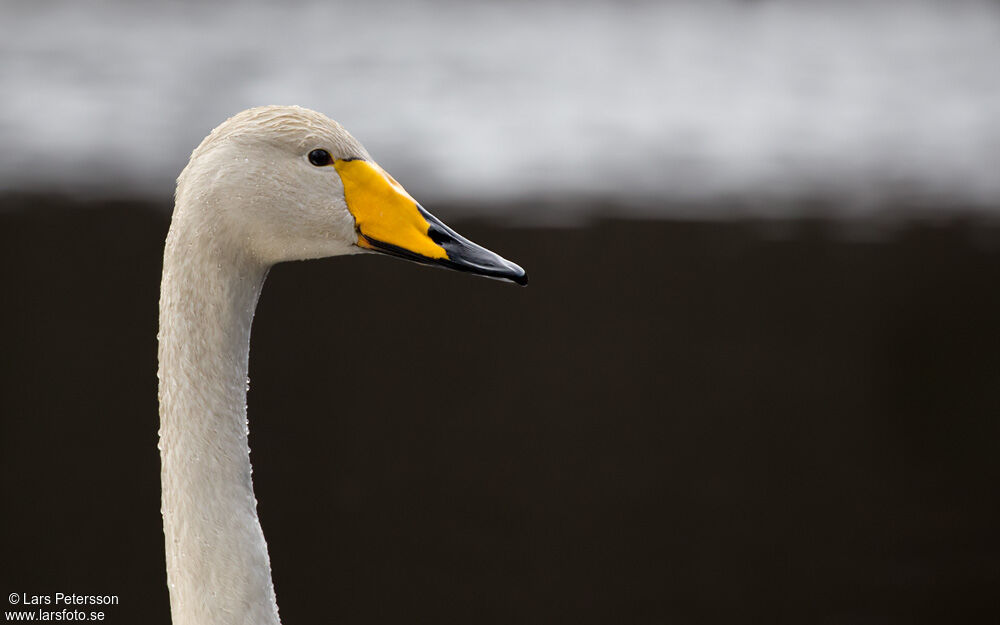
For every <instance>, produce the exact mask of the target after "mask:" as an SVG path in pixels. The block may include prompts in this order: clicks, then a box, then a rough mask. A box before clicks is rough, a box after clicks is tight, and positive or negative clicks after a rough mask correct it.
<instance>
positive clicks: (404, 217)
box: [333, 159, 448, 259]
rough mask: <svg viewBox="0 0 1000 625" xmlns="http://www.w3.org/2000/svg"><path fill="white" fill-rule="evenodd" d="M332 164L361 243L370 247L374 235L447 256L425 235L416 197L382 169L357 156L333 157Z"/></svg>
mask: <svg viewBox="0 0 1000 625" xmlns="http://www.w3.org/2000/svg"><path fill="white" fill-rule="evenodd" d="M333 166H334V167H335V168H336V169H337V173H339V174H340V179H341V181H343V183H344V199H345V200H346V201H347V209H348V210H349V211H351V214H352V215H354V221H355V223H356V224H357V228H358V245H359V246H360V247H364V248H368V249H372V245H371V243H369V241H368V239H374V240H376V241H380V242H382V243H388V244H389V245H393V246H395V247H398V248H402V249H404V250H407V251H409V252H412V253H414V254H419V255H420V256H423V257H425V258H432V259H433V258H448V254H447V252H445V250H444V248H443V247H441V246H440V245H438V244H437V243H435V242H434V241H432V240H431V238H430V236H428V231H429V230H430V224H429V223H428V222H427V220H426V219H424V216H423V215H421V214H420V211H419V210H418V209H417V201H416V200H414V199H413V198H412V197H410V194H409V193H407V192H406V190H405V189H403V187H401V186H400V185H399V183H398V182H396V181H395V180H393V178H392V176H390V175H389V174H387V173H386V172H385V170H383V169H382V168H381V167H379V166H378V165H376V164H375V163H369V162H368V161H363V160H360V159H358V160H350V161H347V160H338V161H334V163H333Z"/></svg>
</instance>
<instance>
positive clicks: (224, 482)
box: [158, 206, 279, 625]
mask: <svg viewBox="0 0 1000 625" xmlns="http://www.w3.org/2000/svg"><path fill="white" fill-rule="evenodd" d="M181 209H182V207H181V206H178V207H177V209H175V214H174V219H173V222H172V224H171V230H170V233H169V235H168V237H167V244H166V248H165V251H164V263H163V279H162V283H161V291H160V332H159V337H158V338H159V374H158V375H159V379H160V391H159V400H160V457H161V486H162V513H163V529H164V538H165V543H166V558H167V582H168V585H169V588H170V606H171V614H172V619H173V623H174V625H195V624H198V625H228V624H234V625H235V624H237V623H239V624H244V623H253V624H255V625H256V624H261V625H276V624H278V623H279V619H278V611H277V605H276V602H275V598H274V589H273V584H272V581H271V570H270V562H269V559H268V554H267V545H266V543H265V541H264V535H263V532H262V531H261V527H260V522H259V520H258V517H257V501H256V499H255V498H254V494H253V484H252V480H251V467H250V450H249V447H248V444H247V435H248V428H247V419H246V393H247V366H248V360H249V349H250V328H251V324H252V321H253V314H254V310H255V308H256V305H257V299H258V297H259V295H260V290H261V287H262V286H263V282H264V278H265V276H266V274H267V267H266V266H264V265H263V264H261V263H258V262H255V261H254V260H253V259H252V258H249V257H246V256H245V255H241V253H240V252H238V251H234V252H230V251H229V250H239V249H240V246H238V245H232V246H228V247H227V246H226V245H225V244H224V243H225V237H224V236H220V235H219V233H218V232H214V231H213V229H212V228H211V227H206V225H205V224H202V223H191V220H190V219H188V214H187V213H185V212H184V211H183V210H181Z"/></svg>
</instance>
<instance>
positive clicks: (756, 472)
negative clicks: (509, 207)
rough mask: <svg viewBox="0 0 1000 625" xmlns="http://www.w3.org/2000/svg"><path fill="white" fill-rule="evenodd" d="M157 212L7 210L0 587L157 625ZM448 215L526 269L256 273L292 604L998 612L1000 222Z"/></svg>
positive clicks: (267, 439)
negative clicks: (575, 222)
mask: <svg viewBox="0 0 1000 625" xmlns="http://www.w3.org/2000/svg"><path fill="white" fill-rule="evenodd" d="M168 210H169V207H168V206H166V205H153V204H148V203H142V202H126V201H120V202H91V203H74V202H67V201H64V200H60V199H58V198H39V197H28V196H7V197H4V198H2V200H0V260H2V265H0V266H2V268H3V269H2V277H3V280H2V289H3V294H4V295H3V304H2V306H0V327H2V328H3V332H2V360H0V366H2V370H0V402H2V403H0V406H2V411H3V415H2V419H0V428H2V430H0V433H2V437H0V479H2V484H0V486H2V493H3V502H4V503H3V513H2V514H0V530H2V535H3V545H2V547H3V553H2V557H0V591H2V592H3V593H10V592H25V593H39V594H45V593H54V592H57V591H58V592H76V593H110V594H117V595H119V596H120V597H121V601H122V604H121V605H120V606H118V607H114V608H109V609H108V610H107V612H108V615H109V616H108V622H109V623H151V624H156V623H166V622H168V611H169V608H168V600H167V591H166V585H165V574H164V570H163V569H164V566H163V551H162V549H163V548H162V531H161V529H160V525H159V523H160V519H159V475H158V452H157V450H156V429H157V414H156V413H157V408H156V375H155V372H156V339H155V337H156V315H157V296H158V281H159V272H160V262H161V251H162V240H163V237H164V235H165V233H166V228H167V225H168ZM440 212H441V213H443V214H442V216H443V217H448V216H449V213H448V211H440ZM598 212H599V211H598ZM451 214H452V215H453V214H454V213H451ZM452 221H454V220H452ZM452 225H454V226H456V228H457V229H458V230H460V231H461V232H463V234H466V235H468V236H469V237H470V238H472V239H474V240H476V241H478V242H480V243H482V244H484V245H486V246H487V247H490V248H492V249H494V250H496V251H498V252H500V253H502V254H503V255H504V256H507V257H509V258H511V259H513V260H516V261H517V262H519V263H521V264H522V265H524V266H525V267H526V268H527V269H528V271H529V274H530V276H531V284H530V285H529V287H528V288H526V289H519V288H516V287H514V286H510V285H505V284H501V283H498V282H494V281H488V280H482V279H476V278H473V277H470V276H467V275H461V274H456V273H450V272H445V271H438V270H429V269H426V268H422V267H418V266H414V265H409V264H405V263H402V262H399V261H395V260H391V259H386V258H372V257H352V258H341V259H330V260H324V261H315V262H310V263H293V264H286V265H281V266H278V267H276V268H275V269H274V270H273V271H272V272H271V275H270V277H269V278H268V283H267V286H266V288H265V291H264V295H263V298H262V301H261V303H260V307H259V310H258V315H257V318H256V321H255V326H254V338H253V347H252V352H251V380H252V386H251V392H250V397H249V404H250V426H251V447H252V450H253V454H252V457H253V462H254V469H255V471H254V479H255V484H256V488H257V495H258V499H259V501H260V504H259V510H260V516H261V520H262V523H263V526H264V530H265V533H266V535H267V538H268V542H269V545H270V550H271V558H272V566H273V569H274V579H275V583H276V587H277V593H278V600H279V605H280V606H281V614H282V617H283V620H284V622H286V623H289V624H295V623H317V622H323V623H328V622H336V623H468V622H482V623H504V624H509V623H574V624H584V623H595V624H596V623H602V624H603V623H613V622H623V623H667V622H669V623H727V624H728V623H754V622H768V623H794V624H800V623H942V622H996V620H997V617H998V616H1000V593H998V592H997V591H998V589H1000V539H998V532H997V527H998V524H1000V510H998V505H997V483H998V478H1000V462H998V458H997V445H998V440H1000V421H998V416H1000V399H998V397H1000V340H998V339H1000V324H998V319H1000V290H998V289H997V284H998V281H1000V229H998V228H997V227H996V226H995V225H990V224H984V223H979V222H977V221H976V220H972V219H963V218H955V219H951V220H939V221H937V222H936V223H929V222H913V221H911V222H904V223H896V224H893V225H891V226H889V227H882V228H881V229H880V230H879V232H878V236H860V237H859V236H856V235H857V233H858V232H867V233H868V234H869V235H871V231H870V226H871V225H872V224H864V223H860V224H859V223H857V222H855V223H854V224H853V225H851V226H850V227H848V226H845V225H844V224H835V223H832V222H826V221H824V220H822V219H809V220H798V221H785V222H740V221H729V222H716V223H695V222H667V221H663V222H653V221H601V220H599V219H598V220H597V221H596V222H595V223H592V224H591V225H588V226H586V227H579V228H565V229H561V228H530V229H529V228H500V227H495V226H491V225H489V224H486V223H476V222H468V221H466V222H461V221H458V222H455V223H453V224H452ZM883 225H884V224H883Z"/></svg>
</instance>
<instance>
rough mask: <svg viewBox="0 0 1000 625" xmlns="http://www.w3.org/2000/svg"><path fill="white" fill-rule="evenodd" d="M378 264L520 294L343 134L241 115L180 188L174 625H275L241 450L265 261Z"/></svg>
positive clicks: (169, 453)
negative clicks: (349, 259) (501, 285)
mask: <svg viewBox="0 0 1000 625" xmlns="http://www.w3.org/2000/svg"><path fill="white" fill-rule="evenodd" d="M359 252H379V253H383V254H390V255H393V256H399V257H401V258H405V259H408V260H412V261H416V262H419V263H424V264H428V265H439V266H442V267H448V268H451V269H457V270H460V271H468V272H471V273H475V274H478V275H482V276H489V277H492V278H499V279H503V280H509V281H512V282H516V283H518V284H522V285H523V284H525V283H526V282H527V277H526V276H525V273H524V270H522V269H521V268H520V267H518V266H517V265H515V264H514V263H511V262H509V261H507V260H504V259H503V258H501V257H500V256H498V255H496V254H494V253H493V252H490V251H489V250H486V249H484V248H482V247H480V246H478V245H476V244H474V243H472V242H471V241H468V240H467V239H465V238H463V237H461V236H459V235H458V234H456V233H455V232H454V231H453V230H451V229H450V228H449V227H448V226H446V225H444V224H443V223H441V221H439V220H438V219H437V218H435V217H434V216H433V215H431V214H430V213H428V212H427V211H426V210H424V209H423V208H422V207H421V206H420V205H419V204H418V203H417V202H416V201H415V200H414V199H413V198H412V197H410V195H409V194H408V193H407V192H406V191H405V190H403V188H402V187H401V186H400V185H399V184H398V183H397V182H396V181H395V180H393V178H392V177H391V176H389V174H387V173H386V172H385V171H384V170H383V169H382V168H381V167H379V166H378V165H377V164H376V163H375V162H374V161H373V160H372V159H371V157H370V156H369V155H368V152H366V151H365V149H364V147H362V146H361V144H360V143H359V142H358V141H357V140H355V139H354V137H352V136H351V135H350V134H348V132H347V131H346V130H344V129H343V128H342V127H341V126H340V125H339V124H337V123H336V122H334V121H332V120H330V119H329V118H327V117H325V116H324V115H321V114H319V113H316V112H314V111H310V110H307V109H303V108H299V107H290V106H268V107H262V108H255V109H250V110H247V111H244V112H242V113H239V114H238V115H236V116H234V117H232V118H231V119H229V120H227V121H226V122H224V123H223V124H222V125H220V126H219V127H218V128H216V129H215V130H213V131H212V133H211V134H209V135H208V137H206V138H205V140H204V141H202V143H201V145H199V146H198V147H197V148H196V149H195V150H194V152H193V153H192V155H191V160H190V162H189V163H188V165H187V167H185V168H184V171H183V172H181V175H180V177H179V178H178V180H177V195H176V203H175V206H174V213H173V219H172V221H171V224H170V232H169V234H168V235H167V240H166V247H165V249H164V254H163V280H162V283H161V287H160V331H159V335H158V338H159V372H158V376H159V380H160V386H159V400H160V444H159V447H160V458H161V462H162V465H161V482H162V488H163V498H162V512H163V532H164V535H165V541H166V557H167V581H168V585H169V588H170V609H171V614H172V618H173V623H174V625H224V624H232V625H250V624H252V625H271V624H276V623H279V619H278V607H277V603H276V602H275V596H274V588H273V585H272V583H271V569H270V563H269V560H268V555H267V545H266V544H265V542H264V535H263V533H262V531H261V527H260V522H259V521H258V520H257V504H256V499H255V498H254V493H253V485H252V482H251V478H250V453H249V449H248V447H247V418H246V390H247V387H246V380H247V362H248V358H249V352H250V325H251V321H252V320H253V315H254V309H255V307H256V305H257V298H258V297H259V295H260V291H261V287H262V286H263V284H264V278H265V276H266V275H267V271H268V269H269V268H270V267H271V266H272V265H274V264H275V263H278V262H282V261H287V260H301V259H308V258H320V257H325V256H337V255H340V254H356V253H359Z"/></svg>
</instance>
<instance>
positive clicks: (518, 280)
mask: <svg viewBox="0 0 1000 625" xmlns="http://www.w3.org/2000/svg"><path fill="white" fill-rule="evenodd" d="M517 269H518V270H517V272H514V273H512V275H511V277H510V281H511V282H513V283H514V284H516V285H518V286H528V274H527V273H525V271H524V269H521V268H520V267H518V268H517Z"/></svg>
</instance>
